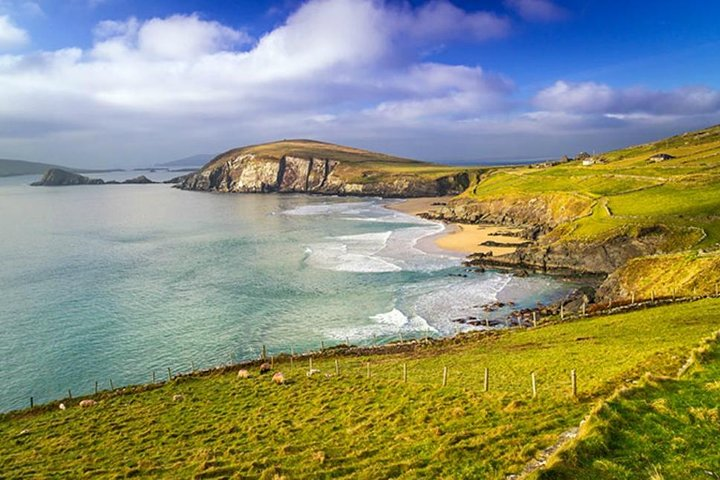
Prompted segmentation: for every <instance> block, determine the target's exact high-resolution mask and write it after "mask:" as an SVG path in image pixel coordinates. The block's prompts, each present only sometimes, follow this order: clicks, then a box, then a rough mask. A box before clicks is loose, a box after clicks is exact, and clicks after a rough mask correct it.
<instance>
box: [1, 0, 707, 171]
mask: <svg viewBox="0 0 720 480" xmlns="http://www.w3.org/2000/svg"><path fill="white" fill-rule="evenodd" d="M509 3H510V4H511V5H512V6H513V8H515V9H517V11H518V12H519V15H520V16H522V17H527V18H528V19H531V20H532V21H548V20H556V19H559V18H560V17H559V15H560V13H562V14H564V13H565V12H564V10H562V9H560V8H559V7H555V6H554V4H551V3H549V2H548V1H546V0H512V1H510V2H509ZM3 18H4V20H3ZM3 21H5V22H6V23H7V24H8V25H12V24H11V23H10V22H9V19H8V18H7V17H0V47H1V46H2V38H3V33H2V32H4V31H5V32H7V31H10V30H8V29H7V28H5V30H3V25H4V24H3V23H2V22H3ZM512 32H513V23H512V21H511V20H509V18H508V17H507V16H505V15H503V14H499V13H496V12H490V11H467V10H463V9H460V8H458V7H457V6H455V5H453V4H452V3H450V2H448V1H445V0H434V1H430V2H427V3H424V4H422V5H420V6H418V7H411V6H409V5H408V4H396V3H385V2H382V1H380V0H310V1H308V2H306V3H304V4H302V5H301V6H300V7H299V8H298V9H297V10H296V11H294V12H293V13H292V14H291V15H290V16H288V18H287V19H286V20H285V21H284V22H283V23H282V24H281V25H279V26H278V27H276V28H275V29H273V30H271V31H269V32H267V33H265V34H264V35H262V36H260V37H259V38H251V36H250V35H249V34H248V33H247V32H246V31H244V30H242V29H238V28H236V27H233V26H228V25H223V24H221V23H219V22H216V21H211V20H208V19H205V18H203V17H202V16H201V15H199V14H190V15H171V16H168V17H165V18H151V19H145V20H142V19H137V18H129V19H123V20H107V21H103V22H100V23H99V24H98V25H97V26H96V28H95V29H94V32H93V34H94V41H93V44H92V46H91V47H89V48H86V49H81V48H73V47H70V48H65V49H60V50H55V51H39V52H28V53H16V54H10V53H6V54H4V55H0V154H2V155H0V156H5V157H8V156H16V157H18V156H19V157H24V158H27V159H35V160H46V161H47V160H54V161H58V162H65V163H72V164H76V165H83V164H86V165H117V164H122V165H137V164H147V163H148V162H150V163H152V162H156V161H163V160H167V159H172V158H174V157H179V156H186V155H189V154H192V153H195V152H198V151H219V150H221V149H225V148H231V147H234V146H237V145H242V144H245V143H257V142H261V141H266V140H274V139H277V138H292V137H306V138H307V137H310V138H318V139H324V140H329V141H336V142H344V143H352V144H355V145H358V146H364V147H366V148H375V149H380V150H385V151H389V152H391V153H397V154H402V155H407V156H415V157H419V158H425V159H432V160H458V159H472V158H482V157H490V156H493V155H498V154H500V155H501V156H512V155H520V156H529V154H528V152H527V148H528V146H527V143H526V142H520V144H518V142H517V141H512V144H509V143H508V138H515V139H516V138H517V135H527V136H528V137H527V138H528V139H533V140H531V141H533V142H535V144H536V151H537V154H538V155H542V154H544V153H546V152H549V151H551V150H553V149H554V150H553V151H555V152H557V150H558V138H559V137H557V136H558V135H560V134H561V133H562V134H565V135H567V134H568V132H569V130H571V129H576V130H582V129H586V130H587V129H596V130H597V129H602V128H607V127H609V126H613V125H618V124H619V123H623V124H624V125H628V124H630V123H632V122H635V123H633V124H637V122H641V123H642V122H645V124H647V120H643V119H638V115H640V114H642V115H644V116H646V117H652V118H653V122H655V121H657V118H664V117H666V116H678V115H680V116H682V115H685V116H697V115H710V114H716V113H717V112H718V111H719V110H720V103H719V100H718V92H716V91H714V90H710V89H708V88H705V87H689V88H684V89H679V90H675V91H668V92H660V91H649V90H642V89H626V90H616V89H613V88H611V87H609V86H607V85H601V84H595V83H569V82H564V81H558V82H557V83H555V84H554V85H551V86H549V87H547V88H545V89H542V90H541V91H539V92H538V93H537V94H535V96H534V98H531V99H523V98H519V97H518V92H517V90H518V89H517V88H516V85H515V82H514V81H513V80H512V79H510V78H508V77H506V76H504V75H502V73H501V72H489V71H487V70H486V69H484V68H482V66H480V65H451V64H445V63H439V62H437V61H430V60H428V59H427V52H428V51H432V50H433V49H435V48H442V47H443V46H447V45H451V44H452V43H453V42H456V41H463V42H468V41H471V42H475V43H479V42H492V41H501V40H502V39H503V38H506V37H508V36H510V35H512ZM6 35H7V33H6ZM16 36H17V34H16ZM27 41H29V39H27V38H21V39H20V41H19V43H18V40H17V39H16V41H15V43H16V44H22V43H23V42H27ZM523 145H524V148H525V149H526V150H525V153H522V152H523V150H522V148H521V147H522V146H523Z"/></svg>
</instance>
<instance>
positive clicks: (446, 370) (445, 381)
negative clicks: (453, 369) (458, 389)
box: [442, 367, 448, 387]
mask: <svg viewBox="0 0 720 480" xmlns="http://www.w3.org/2000/svg"><path fill="white" fill-rule="evenodd" d="M447 379H448V367H443V383H442V386H443V387H444V386H446V385H447Z"/></svg>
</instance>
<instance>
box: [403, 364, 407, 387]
mask: <svg viewBox="0 0 720 480" xmlns="http://www.w3.org/2000/svg"><path fill="white" fill-rule="evenodd" d="M402 378H403V383H407V363H403V375H402Z"/></svg>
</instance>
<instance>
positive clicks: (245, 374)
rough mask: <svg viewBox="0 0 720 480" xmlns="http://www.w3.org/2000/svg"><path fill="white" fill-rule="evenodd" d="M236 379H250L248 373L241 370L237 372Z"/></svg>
mask: <svg viewBox="0 0 720 480" xmlns="http://www.w3.org/2000/svg"><path fill="white" fill-rule="evenodd" d="M237 378H250V372H248V371H247V370H245V369H244V368H243V369H242V370H240V371H238V374H237Z"/></svg>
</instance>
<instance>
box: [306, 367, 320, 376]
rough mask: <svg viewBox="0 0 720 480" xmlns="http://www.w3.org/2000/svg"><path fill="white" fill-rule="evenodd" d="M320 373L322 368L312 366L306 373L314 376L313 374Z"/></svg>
mask: <svg viewBox="0 0 720 480" xmlns="http://www.w3.org/2000/svg"><path fill="white" fill-rule="evenodd" d="M318 373H320V370H318V369H317V368H311V369H310V370H308V371H307V373H306V374H305V375H307V376H308V377H312V376H313V375H317V374H318Z"/></svg>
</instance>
